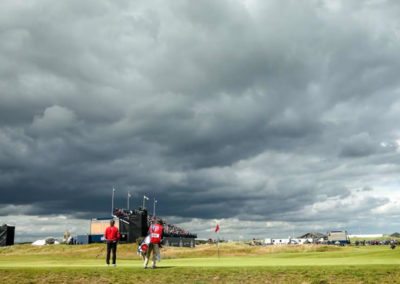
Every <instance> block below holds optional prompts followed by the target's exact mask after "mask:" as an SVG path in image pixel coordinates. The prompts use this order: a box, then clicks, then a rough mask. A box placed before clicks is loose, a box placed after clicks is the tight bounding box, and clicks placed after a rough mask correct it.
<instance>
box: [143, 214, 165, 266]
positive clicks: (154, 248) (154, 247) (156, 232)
mask: <svg viewBox="0 0 400 284" xmlns="http://www.w3.org/2000/svg"><path fill="white" fill-rule="evenodd" d="M163 230H164V228H163V226H162V221H161V220H158V221H157V222H156V221H153V222H152V224H151V225H150V228H149V236H150V244H149V248H148V249H147V252H146V257H145V260H144V268H145V269H146V268H147V265H148V263H149V259H150V254H153V257H152V261H153V265H152V268H156V259H157V258H158V259H160V243H161V240H162V237H163Z"/></svg>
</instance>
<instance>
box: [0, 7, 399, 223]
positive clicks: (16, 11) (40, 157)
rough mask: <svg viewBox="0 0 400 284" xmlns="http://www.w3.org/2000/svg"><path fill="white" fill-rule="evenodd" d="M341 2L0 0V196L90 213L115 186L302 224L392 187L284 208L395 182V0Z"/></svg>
mask: <svg viewBox="0 0 400 284" xmlns="http://www.w3.org/2000/svg"><path fill="white" fill-rule="evenodd" d="M338 3H339V2H338ZM340 3H341V5H338V6H332V5H333V4H332V3H329V2H327V1H305V2H294V1H292V2H290V3H285V4H283V3H282V2H281V1H272V0H271V1H259V2H257V1H255V2H254V3H253V4H249V3H248V4H246V3H244V2H242V1H218V2H215V1H200V2H196V3H190V5H189V3H188V2H186V1H176V2H174V3H173V4H171V5H166V4H165V3H163V2H162V1H154V2H153V1H150V2H131V1H122V2H118V3H114V2H111V1H87V2H85V3H81V2H80V1H68V2H65V3H53V2H52V3H51V4H50V2H48V1H37V2H29V3H21V5H20V6H16V4H15V3H14V2H13V1H7V2H5V4H4V9H2V11H0V24H1V26H2V27H3V28H2V29H1V30H0V90H1V91H0V146H1V147H0V192H1V194H2V198H1V199H0V204H2V206H3V207H4V206H14V207H12V208H14V209H13V210H16V211H19V212H21V214H27V215H29V214H30V215H47V214H69V215H71V216H74V218H88V217H90V216H97V215H103V214H107V213H106V212H108V211H109V209H108V207H109V203H110V202H109V199H110V189H111V188H112V187H113V186H115V187H117V189H118V191H117V192H118V202H119V204H121V205H120V206H123V205H124V204H125V201H122V200H124V198H125V197H124V196H126V193H127V192H128V191H131V192H132V193H134V196H135V197H134V201H133V202H134V203H133V204H135V205H139V204H140V198H141V195H142V194H149V195H151V196H156V197H157V199H158V200H159V201H160V202H159V209H160V211H159V212H160V214H164V215H165V216H174V218H177V217H179V216H180V217H182V218H184V219H185V220H186V221H182V222H188V223H190V220H197V219H198V220H212V219H215V218H226V219H229V220H239V219H240V220H242V221H245V220H247V221H249V222H250V223H251V222H262V221H263V220H269V221H271V222H281V223H282V224H289V223H290V222H292V224H293V223H296V224H300V223H302V220H303V223H302V226H305V227H307V225H306V224H309V226H308V227H312V224H314V223H315V224H317V223H318V222H323V221H321V220H318V219H323V220H329V221H330V222H332V223H335V224H339V223H340V224H342V225H343V226H345V224H343V223H341V222H342V221H341V217H340V216H341V214H355V213H356V212H355V211H354V210H359V211H362V210H364V209H365V210H366V212H370V211H371V210H372V208H375V207H379V206H381V205H382V204H384V203H385V202H387V200H386V199H385V198H392V195H395V196H397V192H396V193H393V194H389V196H388V194H387V193H382V195H383V196H381V197H380V198H377V197H376V196H372V194H373V193H374V192H376V190H373V191H362V194H361V193H360V195H359V196H357V197H355V201H357V200H358V201H359V202H360V203H359V204H358V205H357V206H358V207H356V208H355V209H354V210H353V209H349V208H347V207H350V208H352V207H351V206H350V205H348V204H347V203H342V204H340V202H338V203H337V204H338V207H337V208H336V209H337V214H333V215H330V214H328V213H329V212H325V211H324V210H323V209H321V210H320V212H322V213H321V214H317V215H315V214H310V215H308V214H300V215H299V214H298V213H299V212H305V210H307V208H312V206H313V205H316V204H317V205H318V204H325V205H324V206H328V205H327V204H330V203H329V202H330V200H332V199H336V200H347V199H349V198H350V197H351V196H352V192H353V190H354V189H360V188H367V187H371V188H374V189H377V188H386V187H388V186H389V185H391V184H393V183H395V182H396V181H397V173H398V169H399V165H400V159H399V153H398V149H399V146H398V141H399V136H400V130H399V128H398V126H397V121H398V120H399V118H400V117H399V111H398V110H399V109H400V108H399V106H400V103H399V99H398V80H397V77H396V74H398V73H399V69H400V68H399V59H400V56H399V55H398V47H399V43H400V40H399V39H400V38H399V34H398V27H399V24H400V23H399V21H398V19H397V18H398V17H397V14H398V13H397V12H398V9H399V6H398V5H396V4H395V3H394V2H382V3H380V4H373V5H372V4H370V3H360V2H359V1H346V2H340ZM246 5H247V6H246ZM364 195H367V196H364ZM370 195H371V196H370ZM357 198H358V199H357ZM360 200H361V201H360ZM368 203H369V205H368ZM7 208H11V207H7ZM326 208H328V207H326ZM368 214H369V213H368ZM385 214H389V213H385ZM0 215H3V216H4V215H7V212H4V210H3V211H0ZM302 218H303V219H302ZM357 218H361V215H357ZM188 220H189V221H188ZM360 220H362V219H360ZM204 222H207V221H204ZM363 222H365V221H363ZM251 224H253V223H251ZM318 224H320V223H318ZM349 224H350V223H349ZM201 226H202V225H201ZM201 226H200V225H199V227H201ZM288 226H289V225H288ZM294 226H295V225H294ZM366 227H367V225H366ZM232 228H235V226H232ZM254 230H255V229H254Z"/></svg>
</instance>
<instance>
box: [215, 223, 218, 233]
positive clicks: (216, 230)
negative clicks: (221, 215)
mask: <svg viewBox="0 0 400 284" xmlns="http://www.w3.org/2000/svg"><path fill="white" fill-rule="evenodd" d="M218 231H219V224H217V226H216V227H215V232H216V233H217V232H218Z"/></svg>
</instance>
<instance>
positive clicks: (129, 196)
mask: <svg viewBox="0 0 400 284" xmlns="http://www.w3.org/2000/svg"><path fill="white" fill-rule="evenodd" d="M130 198H131V193H130V192H128V204H127V205H128V208H127V209H128V211H129V199H130Z"/></svg>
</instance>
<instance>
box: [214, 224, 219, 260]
mask: <svg viewBox="0 0 400 284" xmlns="http://www.w3.org/2000/svg"><path fill="white" fill-rule="evenodd" d="M215 233H217V253H218V259H219V224H217V226H216V227H215Z"/></svg>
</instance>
